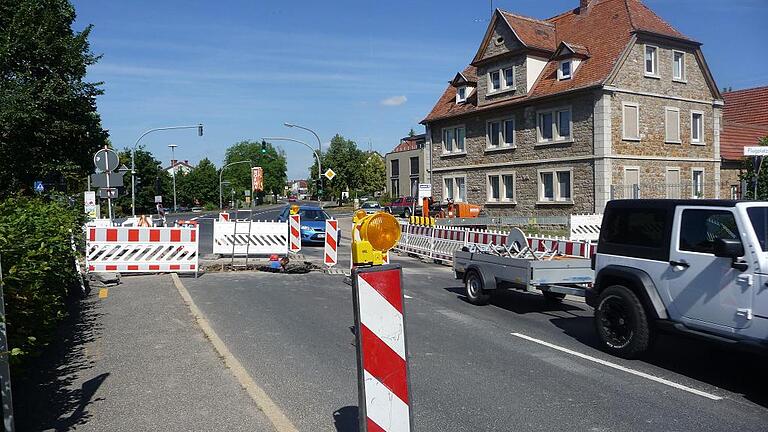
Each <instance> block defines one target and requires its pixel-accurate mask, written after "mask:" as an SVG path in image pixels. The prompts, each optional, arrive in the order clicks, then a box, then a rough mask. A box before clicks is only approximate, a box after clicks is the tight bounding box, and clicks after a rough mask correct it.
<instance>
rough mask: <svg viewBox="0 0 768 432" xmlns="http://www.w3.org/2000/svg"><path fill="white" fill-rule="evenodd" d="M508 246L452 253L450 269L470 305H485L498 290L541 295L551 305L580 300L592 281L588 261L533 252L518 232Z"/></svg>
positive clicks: (480, 247) (545, 252)
mask: <svg viewBox="0 0 768 432" xmlns="http://www.w3.org/2000/svg"><path fill="white" fill-rule="evenodd" d="M507 245H508V246H503V245H483V246H469V247H465V248H463V249H462V250H459V251H456V252H454V254H453V269H454V272H455V273H456V278H457V279H462V280H463V281H464V287H465V289H466V294H467V299H469V301H470V302H471V303H473V304H478V305H482V304H487V303H488V302H489V301H490V298H491V294H492V293H493V292H494V291H495V290H497V289H518V290H523V291H541V292H542V294H543V295H544V297H545V298H547V299H548V300H552V301H560V300H562V299H563V298H565V296H566V295H567V294H569V295H574V296H580V297H583V296H584V293H585V289H586V288H587V287H588V286H589V285H591V284H592V282H593V281H594V271H593V270H592V265H591V260H590V259H587V258H583V257H575V256H567V255H561V254H558V253H557V252H552V251H533V250H531V249H530V248H529V247H528V243H527V241H526V238H525V234H524V233H523V232H522V231H520V230H519V229H513V230H512V232H510V234H509V237H508V239H507Z"/></svg>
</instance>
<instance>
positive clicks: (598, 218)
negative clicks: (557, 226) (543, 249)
mask: <svg viewBox="0 0 768 432" xmlns="http://www.w3.org/2000/svg"><path fill="white" fill-rule="evenodd" d="M602 224H603V215H601V214H583V215H571V216H570V217H569V219H568V230H569V236H568V237H569V238H570V239H571V240H584V241H597V239H598V237H600V226H601V225H602Z"/></svg>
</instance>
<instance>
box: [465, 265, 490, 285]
mask: <svg viewBox="0 0 768 432" xmlns="http://www.w3.org/2000/svg"><path fill="white" fill-rule="evenodd" d="M471 271H475V272H477V274H479V275H480V278H481V279H482V280H483V290H493V289H496V278H495V277H493V276H490V275H489V274H488V273H487V272H484V271H482V270H480V266H478V265H475V264H470V265H468V266H467V268H466V270H465V271H464V274H465V275H466V274H468V273H469V272H471ZM466 281H467V279H466V276H465V277H464V282H466Z"/></svg>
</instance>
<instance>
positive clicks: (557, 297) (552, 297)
mask: <svg viewBox="0 0 768 432" xmlns="http://www.w3.org/2000/svg"><path fill="white" fill-rule="evenodd" d="M542 294H544V300H546V301H548V302H552V303H560V302H562V301H563V299H564V298H565V294H562V293H556V292H549V291H544V292H543V293H542Z"/></svg>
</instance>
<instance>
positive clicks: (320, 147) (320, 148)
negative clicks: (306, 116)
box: [283, 122, 323, 201]
mask: <svg viewBox="0 0 768 432" xmlns="http://www.w3.org/2000/svg"><path fill="white" fill-rule="evenodd" d="M283 126H285V127H289V128H294V127H295V128H299V129H303V130H305V131H307V132H310V133H311V134H312V135H314V136H315V139H316V140H317V151H318V153H319V154H321V155H322V154H323V143H322V142H320V137H319V136H318V135H317V132H315V131H313V130H312V129H310V128H308V127H304V126H301V125H297V124H296V123H288V122H285V123H283ZM318 160H319V158H318ZM317 179H318V180H320V190H322V189H323V170H322V169H320V163H319V162H318V163H317ZM317 200H318V201H320V193H319V192H318V194H317Z"/></svg>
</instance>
